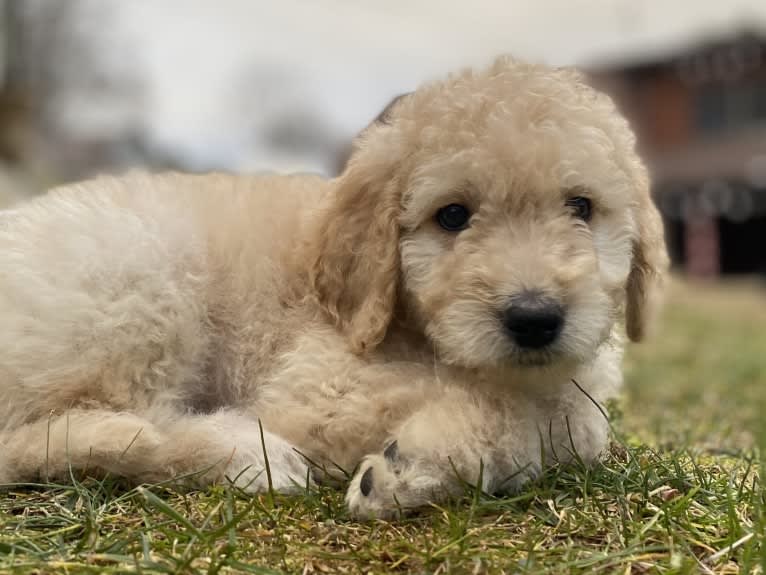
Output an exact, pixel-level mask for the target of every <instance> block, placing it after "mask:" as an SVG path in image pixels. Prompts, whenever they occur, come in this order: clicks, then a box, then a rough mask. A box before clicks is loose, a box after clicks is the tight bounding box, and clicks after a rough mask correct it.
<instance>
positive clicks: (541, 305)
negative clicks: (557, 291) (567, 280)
mask: <svg viewBox="0 0 766 575" xmlns="http://www.w3.org/2000/svg"><path fill="white" fill-rule="evenodd" d="M503 323H504V324H505V328H506V329H507V330H508V333H510V334H511V337H513V339H514V341H515V342H516V344H517V345H518V346H519V347H524V348H529V349H540V348H542V347H545V346H546V345H549V344H550V343H552V342H553V341H554V340H555V339H556V338H557V337H558V335H559V333H560V332H561V328H562V327H563V326H564V310H563V309H562V307H561V306H560V305H559V304H558V303H556V302H555V301H553V300H551V299H550V298H547V297H545V296H543V295H541V294H540V293H538V292H532V291H529V292H522V293H521V294H519V295H517V296H516V297H514V298H513V299H511V305H510V307H508V309H506V310H505V313H504V314H503Z"/></svg>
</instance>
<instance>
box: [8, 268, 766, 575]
mask: <svg viewBox="0 0 766 575" xmlns="http://www.w3.org/2000/svg"><path fill="white" fill-rule="evenodd" d="M761 290H763V288H759V287H756V286H752V285H741V284H737V285H725V286H721V285H715V286H691V287H690V286H688V285H684V284H680V283H674V284H673V285H672V287H671V290H670V297H669V302H668V306H667V307H666V312H665V314H664V316H663V321H662V322H661V324H660V326H659V329H658V333H656V334H655V336H654V338H653V340H652V342H650V343H647V344H642V345H640V346H634V347H633V348H632V349H631V352H630V354H629V356H628V358H627V361H626V374H627V392H626V397H625V399H624V401H623V402H622V403H621V404H620V405H618V406H616V409H615V411H614V412H615V414H616V416H615V423H614V425H615V441H614V442H613V444H612V448H611V450H610V453H609V454H607V457H606V459H605V461H604V464H603V465H601V466H598V467H597V468H595V469H591V470H588V469H579V468H576V467H575V468H568V469H553V470H550V471H549V472H548V473H547V474H546V475H545V476H544V477H543V478H541V479H540V480H539V481H537V482H536V483H535V484H534V485H531V486H530V487H529V489H527V490H525V491H524V492H523V493H520V494H518V495H517V496H515V497H512V498H503V499H498V498H493V497H490V496H487V495H485V494H483V493H480V492H471V491H469V492H467V493H466V495H465V497H464V499H463V500H461V501H454V502H451V503H450V504H449V505H445V506H443V507H439V508H437V507H434V508H432V509H429V510H427V511H426V512H425V513H423V514H421V515H420V516H418V517H415V518H409V519H405V520H401V521H398V522H392V523H385V522H371V523H356V522H353V521H350V520H349V519H348V518H347V516H346V514H345V511H344V508H343V501H342V500H343V497H342V493H340V492H338V491H334V490H332V489H329V488H319V489H316V490H314V489H312V490H310V491H306V492H304V493H303V494H302V495H299V496H293V497H289V498H286V497H280V496H272V495H270V494H264V495H262V496H260V497H250V496H247V495H245V494H243V493H241V492H239V491H238V490H237V489H235V488H232V487H228V486H219V487H215V488H211V489H209V490H206V491H201V492H188V491H183V490H179V489H172V488H170V487H167V486H144V487H142V488H136V489H131V488H129V487H128V486H125V485H123V484H121V483H120V482H119V481H118V480H115V479H104V480H101V481H97V480H93V479H86V480H83V481H79V480H77V478H73V481H72V483H70V484H68V485H56V486H45V487H44V488H43V486H25V487H23V488H21V487H19V488H13V489H10V490H9V491H7V492H5V493H4V494H2V495H0V572H2V573H6V572H8V573H264V574H265V573H470V574H479V573H752V572H762V571H763V561H764V556H765V555H766V551H764V549H763V548H762V544H761V541H762V538H763V537H762V535H763V529H764V520H765V519H766V516H765V515H764V513H765V512H764V509H766V508H765V507H764V499H763V496H764V492H763V489H762V488H761V486H760V483H759V479H758V478H759V475H761V472H762V465H763V462H762V461H761V459H760V458H759V450H758V448H757V445H758V443H759V442H758V441H757V440H758V438H759V437H761V436H766V431H764V430H760V429H759V426H761V425H762V423H761V421H760V420H762V419H763V417H762V416H760V415H759V414H760V413H762V412H763V411H762V410H763V407H764V400H763V399H762V396H766V394H764V393H763V391H762V390H764V389H766V387H765V386H766V355H764V353H765V352H766V330H765V329H764V327H763V326H766V305H764V303H766V290H764V291H761ZM620 412H622V414H621V413H620Z"/></svg>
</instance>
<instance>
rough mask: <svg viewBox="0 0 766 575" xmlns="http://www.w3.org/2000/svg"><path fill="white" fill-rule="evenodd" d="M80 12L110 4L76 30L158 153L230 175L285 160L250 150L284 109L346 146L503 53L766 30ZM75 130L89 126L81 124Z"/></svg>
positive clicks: (235, 6) (271, 5) (677, 8)
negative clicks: (384, 115) (126, 96)
mask: <svg viewBox="0 0 766 575" xmlns="http://www.w3.org/2000/svg"><path fill="white" fill-rule="evenodd" d="M37 1H52V2H58V1H60V0H37ZM82 5H83V6H85V5H89V6H90V7H91V9H93V10H96V11H98V12H94V14H103V13H104V10H103V6H104V5H109V6H110V9H111V10H112V12H111V14H112V15H111V16H110V17H109V22H108V23H105V22H104V20H103V17H94V18H90V19H89V18H86V17H83V18H82V19H81V20H80V22H82V23H83V24H82V25H87V23H88V22H93V23H94V26H98V27H100V28H99V31H100V33H101V36H102V37H103V38H104V39H107V40H108V41H110V42H111V43H112V50H104V58H106V59H109V58H111V64H110V65H111V66H128V67H133V68H140V69H141V74H142V75H143V76H145V77H146V81H147V83H148V85H149V86H150V90H149V91H150V97H149V98H148V99H147V100H146V101H145V102H144V104H145V105H146V106H147V109H146V110H145V113H146V115H147V116H146V118H145V119H144V124H145V125H146V126H147V130H149V131H150V132H151V138H152V139H153V140H154V141H155V142H156V143H157V145H158V146H160V147H162V146H171V147H175V148H184V147H185V148H186V149H185V151H184V152H183V153H184V154H186V155H188V156H189V157H192V158H193V157H195V156H198V157H200V158H202V159H203V160H204V161H207V160H205V159H206V158H207V159H209V158H210V157H212V156H215V155H216V154H218V155H220V156H221V161H224V160H225V161H227V162H229V163H230V164H231V165H232V166H235V167H242V166H248V165H249V164H248V162H249V160H248V159H247V158H246V157H242V158H237V157H236V155H237V154H238V153H240V152H238V150H239V151H242V150H246V151H245V152H244V154H245V156H247V157H249V158H259V159H260V160H259V161H262V163H267V164H272V165H279V164H280V163H281V162H282V160H281V159H280V158H275V157H269V156H268V154H269V153H271V152H272V151H267V150H258V149H255V148H253V146H256V148H257V142H255V143H253V141H252V138H253V136H252V135H253V134H259V133H263V130H267V129H269V128H268V126H266V124H265V123H268V122H272V121H273V119H274V118H277V117H279V115H280V114H287V113H290V112H291V111H294V110H298V109H303V110H309V111H311V110H312V109H313V110H315V113H316V114H318V115H319V116H321V118H322V120H323V122H324V123H325V124H327V126H326V127H327V129H328V130H329V131H330V132H334V133H335V134H337V138H338V139H339V140H343V139H345V138H348V137H349V136H350V135H351V134H352V133H354V132H356V131H357V130H358V129H359V127H360V126H363V125H364V124H365V123H366V122H367V120H369V119H370V118H372V117H374V116H375V115H376V114H377V112H378V111H379V110H380V109H381V108H382V106H383V105H385V103H387V102H388V100H389V99H390V98H391V97H392V96H393V95H395V94H397V93H400V92H402V91H406V90H410V89H412V88H414V87H415V86H416V85H417V84H419V83H420V82H422V81H423V80H425V79H428V78H432V77H434V76H440V75H442V74H443V73H445V72H446V71H448V70H451V69H454V68H457V67H462V66H464V65H477V64H485V63H487V62H488V61H489V60H491V58H493V57H494V56H495V55H497V54H500V53H508V52H509V53H513V54H515V55H518V56H521V57H524V58H527V59H532V60H538V61H545V62H548V63H550V64H591V63H603V62H606V61H615V60H617V61H625V60H632V59H636V58H642V57H647V56H649V55H651V54H652V53H658V52H659V53H662V52H666V51H671V50H673V49H674V48H676V47H679V46H684V45H687V44H689V43H692V42H694V41H695V40H696V39H698V38H703V39H704V38H710V37H711V36H716V35H721V34H726V33H732V32H733V31H736V30H739V29H742V28H743V27H745V26H749V27H756V28H760V29H761V30H763V31H764V32H765V33H766V0H130V1H126V0H90V1H86V2H84V3H83V4H82ZM107 32H108V33H107ZM110 54H111V56H110ZM253 86H273V87H275V88H274V89H273V90H272V91H271V92H269V91H268V90H265V91H263V90H260V88H258V89H257V90H256V91H255V94H256V95H255V96H254V95H253V94H254V91H253V90H254V89H253ZM259 90H260V91H259ZM245 120H247V121H246V122H245ZM72 121H73V124H74V125H77V126H84V125H85V123H84V121H85V120H84V119H83V118H82V117H73V120H72ZM248 138H250V141H249V142H248V141H246V140H247V139H248ZM213 160H214V162H217V161H218V160H216V158H215V157H213ZM285 161H286V162H288V163H290V162H292V159H291V158H286V159H285ZM254 167H258V166H257V165H255V166H254ZM298 167H301V166H298ZM314 167H316V166H314Z"/></svg>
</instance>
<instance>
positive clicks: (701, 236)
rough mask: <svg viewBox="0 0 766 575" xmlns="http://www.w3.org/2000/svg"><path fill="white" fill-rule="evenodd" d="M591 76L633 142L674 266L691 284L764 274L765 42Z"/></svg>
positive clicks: (747, 40) (746, 39)
mask: <svg viewBox="0 0 766 575" xmlns="http://www.w3.org/2000/svg"><path fill="white" fill-rule="evenodd" d="M592 75H593V78H594V81H595V82H596V83H597V84H598V85H600V86H601V87H602V88H604V89H606V90H607V91H609V92H610V93H612V94H613V96H614V97H615V99H616V100H617V102H618V104H619V105H620V106H621V108H622V109H623V111H624V112H625V113H626V114H627V116H628V117H629V118H630V119H631V122H632V124H633V126H634V128H635V130H636V132H637V134H638V139H639V146H640V149H641V151H642V154H643V155H644V157H645V158H646V159H647V161H648V163H649V166H650V168H651V171H652V174H653V179H654V193H655V197H656V199H657V203H658V205H659V207H660V210H661V211H662V213H663V216H664V218H665V223H666V230H667V233H668V239H669V244H670V250H671V255H672V257H673V260H674V262H675V263H676V264H677V265H678V266H680V267H683V269H684V270H685V271H686V272H687V273H689V274H693V275H697V276H715V275H718V274H721V273H723V274H729V273H731V274H735V273H763V274H766V40H764V39H763V38H760V37H758V36H756V35H750V34H745V35H742V36H740V37H738V38H735V39H729V40H726V41H718V42H711V43H709V44H706V45H701V46H697V47H695V48H693V49H689V50H688V51H684V52H682V53H677V54H674V55H671V56H668V57H666V58H662V59H657V60H653V61H644V62H639V63H634V64H629V65H624V66H621V67H615V68H611V69H599V70H595V71H593V73H592Z"/></svg>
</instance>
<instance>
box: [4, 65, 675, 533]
mask: <svg viewBox="0 0 766 575" xmlns="http://www.w3.org/2000/svg"><path fill="white" fill-rule="evenodd" d="M666 265H667V256H666V252H665V248H664V243H663V231H662V225H661V220H660V217H659V215H658V213H657V211H656V209H655V207H654V206H653V204H652V201H651V198H650V194H649V181H648V178H647V172H646V170H645V168H644V166H643V165H642V164H641V162H640V161H639V158H638V157H637V156H636V154H635V152H634V137H633V135H632V133H631V131H630V129H629V127H628V124H627V123H626V122H625V120H624V119H623V118H621V117H620V115H619V114H618V113H617V112H616V110H615V107H614V105H613V104H612V102H611V101H610V99H609V98H607V97H606V96H604V95H602V94H599V93H597V92H595V91H594V90H593V89H591V88H589V87H588V86H587V85H586V84H585V83H584V81H583V79H582V77H581V76H580V75H579V74H578V73H576V72H574V71H572V70H562V69H549V68H546V67H542V66H538V65H529V64H525V63H521V62H518V61H515V60H513V59H509V58H501V59H499V60H497V61H496V62H495V63H494V65H492V66H491V67H490V68H489V69H487V70H484V71H481V72H472V71H466V72H463V73H460V74H457V75H454V76H451V77H449V78H447V79H446V80H444V81H440V82H436V83H432V84H428V85H425V86H423V87H422V88H421V89H419V90H417V91H416V92H414V93H412V94H408V95H406V96H404V97H402V98H400V99H398V101H396V102H395V103H394V104H393V105H392V106H391V108H390V109H389V110H388V111H387V113H386V114H385V121H380V122H376V123H374V124H373V125H371V126H369V127H368V128H367V129H366V130H365V131H364V132H363V134H362V135H361V136H360V138H359V141H357V142H356V143H355V145H354V151H353V155H352V157H351V158H350V160H349V162H348V165H347V167H346V169H345V171H344V172H343V173H342V175H341V176H340V177H338V178H337V179H334V180H323V179H321V178H319V177H313V176H259V177H244V176H243V177H235V176H229V175H221V174H217V175H206V176H191V175H181V174H167V175H158V176H149V175H140V174H133V175H130V176H127V177H124V178H121V179H116V178H100V179H97V180H94V181H90V182H86V183H81V184H76V185H70V186H65V187H62V188H58V189H54V190H51V191H50V192H49V193H48V194H47V195H45V196H44V197H41V198H38V199H35V200H33V201H30V202H28V203H27V204H25V205H22V206H21V207H19V208H18V209H16V210H14V211H12V212H7V213H4V214H2V215H0V318H2V322H3V329H2V330H0V418H1V419H0V426H1V427H0V482H5V483H8V482H21V481H35V480H39V479H43V480H49V479H54V478H66V477H67V476H68V474H69V472H70V470H76V471H78V472H83V471H84V472H86V473H87V472H90V473H96V472H108V473H113V474H119V475H122V476H126V477H128V478H130V479H133V480H135V481H141V482H154V481H160V480H166V479H170V478H175V477H179V476H183V477H184V478H185V479H186V480H188V481H194V482H196V483H197V484H199V485H205V484H209V483H211V482H216V481H222V480H224V479H226V478H228V480H231V481H233V482H235V483H236V484H237V485H239V486H241V487H243V488H245V489H247V490H250V491H253V492H257V491H260V490H263V489H266V488H267V487H268V485H269V483H271V484H272V485H273V487H274V488H275V489H277V490H280V491H290V490H294V489H300V488H301V487H302V486H305V485H306V483H307V482H309V483H310V482H312V481H315V480H331V479H333V478H335V477H336V476H342V472H343V471H344V470H345V471H346V472H349V473H350V472H352V471H353V470H354V469H356V470H357V471H356V473H355V475H354V476H353V479H352V480H351V483H350V485H349V487H348V493H347V497H346V500H347V503H348V507H349V509H350V512H351V514H352V515H353V516H355V517H359V518H367V517H391V516H392V515H394V514H395V513H397V511H398V510H399V509H409V508H417V507H419V506H422V505H424V504H427V503H429V502H438V501H439V500H442V499H444V498H445V497H448V496H450V495H452V494H455V493H459V492H461V490H462V489H463V486H464V484H465V482H469V483H476V482H478V481H479V480H480V481H481V488H482V489H483V490H485V491H488V492H501V491H505V490H513V489H517V488H519V487H520V486H521V485H522V484H523V483H524V482H525V481H527V480H529V479H530V478H533V477H535V476H536V475H538V474H539V473H540V472H541V470H542V469H543V468H544V466H545V465H547V464H550V463H552V462H557V461H561V462H566V461H568V460H571V459H572V458H573V457H578V458H582V459H583V460H585V461H589V462H590V461H594V460H596V459H597V457H598V455H599V453H600V452H601V451H602V450H603V448H604V447H605V445H606V441H607V431H608V426H607V422H606V421H605V419H604V417H603V415H602V414H601V413H600V411H599V406H598V405H596V404H597V403H603V402H604V401H605V400H606V399H607V398H609V397H610V396H612V395H613V394H614V393H615V392H616V391H617V389H618V388H619V386H620V382H621V375H620V361H621V349H622V338H621V336H620V331H621V329H622V328H621V327H620V324H621V322H620V320H621V318H622V317H623V314H624V319H625V326H626V328H627V335H628V336H629V338H630V339H633V340H638V339H641V337H642V336H643V335H644V332H645V330H646V326H647V321H648V318H649V316H650V311H651V308H652V307H653V305H652V304H653V302H654V300H655V299H656V294H657V290H658V287H659V285H660V283H661V280H662V276H663V273H664V271H665V268H666ZM574 382H577V383H576V384H575V383H574ZM580 388H582V390H581V389H580ZM585 392H587V393H585ZM267 457H268V473H267V464H266V461H267ZM317 470H322V471H321V472H317Z"/></svg>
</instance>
